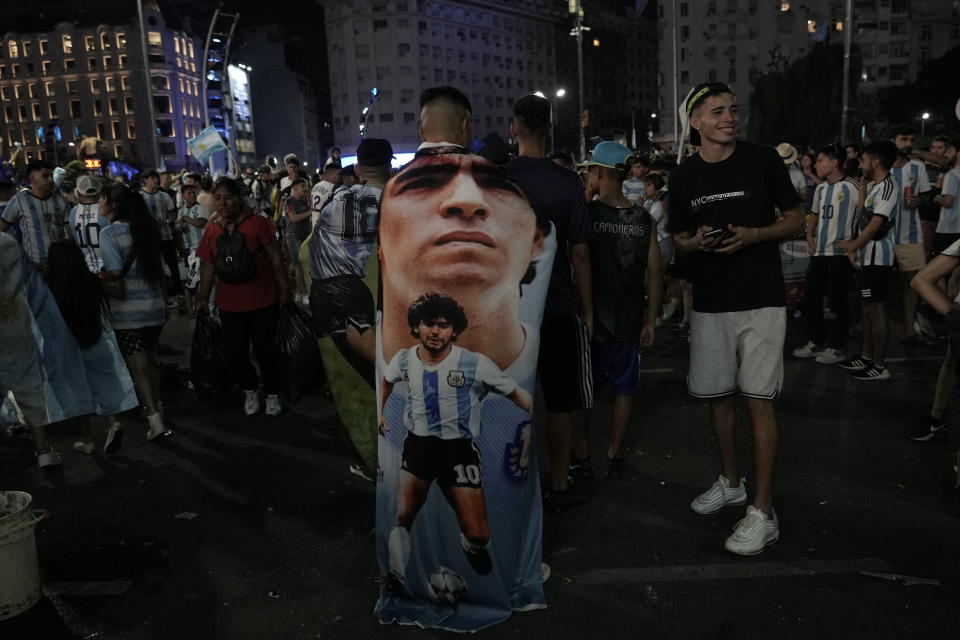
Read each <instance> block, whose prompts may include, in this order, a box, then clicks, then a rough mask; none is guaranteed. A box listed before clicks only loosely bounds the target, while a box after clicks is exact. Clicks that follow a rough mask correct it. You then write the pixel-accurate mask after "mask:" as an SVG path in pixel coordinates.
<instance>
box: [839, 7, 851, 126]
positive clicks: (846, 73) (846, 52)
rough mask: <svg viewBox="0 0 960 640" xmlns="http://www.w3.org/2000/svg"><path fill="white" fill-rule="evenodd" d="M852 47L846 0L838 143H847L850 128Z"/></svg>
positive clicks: (849, 17)
mask: <svg viewBox="0 0 960 640" xmlns="http://www.w3.org/2000/svg"><path fill="white" fill-rule="evenodd" d="M852 47H853V0H847V15H846V17H845V18H844V19H843V110H842V111H841V112H840V144H848V143H849V142H850V140H848V139H847V132H848V130H849V128H850V122H849V121H850V49H851V48H852Z"/></svg>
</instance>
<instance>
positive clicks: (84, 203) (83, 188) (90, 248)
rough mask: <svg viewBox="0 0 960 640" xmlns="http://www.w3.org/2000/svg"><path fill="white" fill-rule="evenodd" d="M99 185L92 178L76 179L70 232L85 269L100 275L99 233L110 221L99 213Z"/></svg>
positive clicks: (101, 263) (101, 265)
mask: <svg viewBox="0 0 960 640" xmlns="http://www.w3.org/2000/svg"><path fill="white" fill-rule="evenodd" d="M100 189H101V184H100V180H98V179H97V178H96V177H94V176H80V177H79V178H77V199H78V202H77V205H76V206H75V207H74V208H73V209H72V210H71V211H70V230H71V231H72V232H73V233H72V235H73V240H74V242H76V243H77V246H78V247H80V250H81V251H82V252H83V257H84V259H85V260H86V262H87V268H88V269H90V271H91V272H92V273H95V274H97V275H100V271H101V270H102V269H103V259H102V258H101V257H100V231H101V229H103V228H104V227H106V226H107V225H108V224H110V221H109V220H107V219H106V218H104V217H103V215H102V214H101V213H100V202H99V201H100Z"/></svg>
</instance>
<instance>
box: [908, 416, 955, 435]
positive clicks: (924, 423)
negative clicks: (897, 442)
mask: <svg viewBox="0 0 960 640" xmlns="http://www.w3.org/2000/svg"><path fill="white" fill-rule="evenodd" d="M946 426H947V423H946V421H945V420H944V419H943V418H934V417H933V415H932V414H927V415H925V416H923V417H922V418H920V419H919V420H917V424H915V425H913V428H912V429H911V430H910V433H909V434H907V437H908V438H910V439H911V440H913V441H914V442H926V441H927V440H930V439H931V438H933V437H934V436H936V435H937V434H938V433H939V432H940V431H941V430H942V429H943V428H944V427H946Z"/></svg>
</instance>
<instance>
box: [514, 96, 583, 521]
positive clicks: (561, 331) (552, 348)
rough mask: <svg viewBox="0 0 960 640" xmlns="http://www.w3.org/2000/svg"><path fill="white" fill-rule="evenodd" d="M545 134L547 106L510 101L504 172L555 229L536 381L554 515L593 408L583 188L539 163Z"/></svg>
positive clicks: (531, 100) (567, 497)
mask: <svg viewBox="0 0 960 640" xmlns="http://www.w3.org/2000/svg"><path fill="white" fill-rule="evenodd" d="M550 128H551V105H550V101H549V100H547V99H546V98H542V97H540V96H537V95H533V94H531V95H527V96H523V97H522V98H520V99H519V100H517V101H516V102H515V103H514V105H513V121H512V122H511V123H510V135H511V137H513V138H516V140H517V144H518V157H517V158H515V159H514V160H511V161H510V162H508V163H507V164H506V165H505V166H504V167H503V170H504V172H506V174H507V175H508V176H510V177H511V178H513V180H514V181H516V182H517V184H519V185H520V188H521V189H523V191H524V193H525V194H526V196H527V199H528V200H529V201H530V206H531V207H533V210H534V212H535V213H536V214H537V216H538V217H540V218H542V219H545V220H549V221H550V222H551V223H552V224H553V228H554V229H555V230H556V238H557V256H558V257H555V258H554V260H553V267H552V272H551V276H550V284H549V287H548V289H547V300H546V304H545V306H544V315H543V324H542V325H541V326H540V355H539V359H538V361H537V377H538V378H539V380H540V386H541V388H542V389H543V396H544V402H545V404H546V408H547V446H548V452H549V459H550V483H551V484H550V488H549V489H548V490H546V491H544V508H545V509H546V510H547V511H548V512H552V513H557V512H560V511H565V510H566V509H568V508H569V507H571V506H573V505H574V504H575V503H576V502H578V499H577V498H576V497H575V496H573V495H572V494H570V493H569V492H568V483H567V473H568V468H569V467H570V463H571V446H572V444H573V434H574V429H575V419H576V418H575V415H576V414H577V413H578V412H580V413H581V414H582V412H583V411H584V410H585V409H589V408H591V407H592V406H593V385H592V380H591V375H592V374H591V367H590V337H591V333H592V326H593V297H592V295H591V292H590V287H591V276H590V249H589V245H588V244H587V241H588V240H589V239H590V237H591V231H590V218H589V216H588V215H587V208H586V202H585V201H584V199H583V184H582V183H581V182H580V178H578V177H577V174H575V173H573V172H572V171H569V170H568V169H564V168H563V167H561V166H559V165H558V164H556V163H555V162H553V160H550V159H549V158H547V157H546V149H547V140H548V139H549V137H550ZM568 255H569V256H570V259H567V256H568ZM571 269H572V270H571ZM574 273H575V274H576V278H574V277H573V274H574ZM577 455H578V458H579V459H578V460H576V461H575V464H576V465H577V471H578V472H580V473H582V474H587V473H592V471H591V472H588V471H587V469H588V468H589V465H590V455H589V449H587V447H586V442H585V440H584V443H583V446H582V451H580V452H579V453H578V454H577ZM580 501H582V500H580Z"/></svg>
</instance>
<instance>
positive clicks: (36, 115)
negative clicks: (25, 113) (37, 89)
mask: <svg viewBox="0 0 960 640" xmlns="http://www.w3.org/2000/svg"><path fill="white" fill-rule="evenodd" d="M30 112H31V113H33V121H34V122H39V121H40V105H39V104H38V103H36V102H34V103H33V104H32V105H30Z"/></svg>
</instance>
